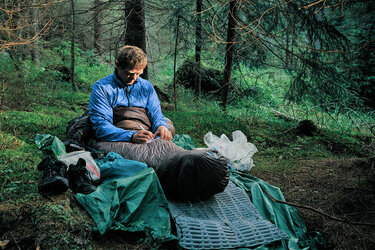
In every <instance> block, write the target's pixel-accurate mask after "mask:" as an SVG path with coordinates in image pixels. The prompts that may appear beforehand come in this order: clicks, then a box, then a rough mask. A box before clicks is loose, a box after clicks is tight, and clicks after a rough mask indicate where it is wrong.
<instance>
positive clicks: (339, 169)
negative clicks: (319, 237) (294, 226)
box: [252, 158, 375, 249]
mask: <svg viewBox="0 0 375 250" xmlns="http://www.w3.org/2000/svg"><path fill="white" fill-rule="evenodd" d="M297 164H298V165H299V166H298V167H296V168H293V169H289V170H288V171H286V172H282V171H270V170H264V169H261V168H258V169H257V168H254V169H253V170H252V174H253V175H255V176H257V177H258V178H261V179H263V180H266V181H267V182H269V183H270V184H272V185H274V186H277V187H279V188H280V189H281V191H282V193H283V194H284V197H285V199H286V201H287V202H289V203H291V204H294V205H296V207H297V209H298V210H299V211H300V212H301V215H302V217H303V218H304V220H305V222H306V225H307V229H308V231H319V232H322V233H323V234H324V236H325V238H326V240H327V242H328V246H329V248H332V249H375V210H374V208H375V168H374V165H375V161H374V159H363V158H353V159H321V160H300V161H299V162H298V163H297ZM317 211H318V212H317ZM366 224H372V225H366Z"/></svg>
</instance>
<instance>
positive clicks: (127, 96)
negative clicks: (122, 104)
mask: <svg viewBox="0 0 375 250" xmlns="http://www.w3.org/2000/svg"><path fill="white" fill-rule="evenodd" d="M128 87H129V86H126V87H125V93H126V98H127V99H128V107H130V99H129V89H128Z"/></svg>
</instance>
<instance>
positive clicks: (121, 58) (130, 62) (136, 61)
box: [116, 45, 147, 69]
mask: <svg viewBox="0 0 375 250" xmlns="http://www.w3.org/2000/svg"><path fill="white" fill-rule="evenodd" d="M146 64H147V55H146V53H145V52H144V51H143V50H142V49H141V48H138V47H136V46H130V45H125V46H123V47H122V48H120V50H119V52H118V56H117V59H116V67H117V68H120V69H125V68H130V69H132V68H134V67H146Z"/></svg>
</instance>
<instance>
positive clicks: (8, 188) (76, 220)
mask: <svg viewBox="0 0 375 250" xmlns="http://www.w3.org/2000/svg"><path fill="white" fill-rule="evenodd" d="M50 56H51V57H53V55H50ZM3 57H4V55H3ZM7 60H9V58H8V59H7ZM56 61H57V60H56ZM10 65H12V64H11V63H10V64H9V65H8V66H7V67H5V66H4V65H3V66H0V76H6V78H3V79H6V81H7V82H6V86H7V87H6V88H7V91H6V92H3V93H2V96H0V98H2V99H1V100H2V102H0V103H2V104H3V107H2V110H1V111H0V188H1V190H2V192H1V194H0V215H1V216H3V217H4V216H5V217H6V218H7V219H6V221H5V222H3V223H10V224H11V223H14V221H16V218H18V217H19V216H21V215H23V216H25V215H26V214H27V215H28V216H29V217H27V218H30V226H32V227H34V229H35V230H36V231H38V232H39V233H38V234H37V241H38V244H40V246H41V247H42V248H49V247H53V244H54V243H55V242H58V243H59V245H60V246H62V248H83V247H85V248H95V244H96V243H95V241H93V240H92V239H91V238H90V235H89V233H90V232H91V227H92V225H91V220H90V219H89V217H88V216H87V214H85V213H83V211H82V210H81V209H80V208H79V207H77V206H74V202H73V201H72V200H71V197H70V196H69V193H65V194H63V195H61V196H58V197H53V198H52V199H45V198H43V197H42V196H41V195H40V194H39V193H38V191H37V190H38V183H39V181H40V178H41V175H42V173H41V172H39V171H38V170H37V165H38V163H39V162H40V161H42V159H43V158H44V157H45V154H44V152H41V151H40V150H39V149H38V148H37V146H36V145H35V143H34V138H35V135H36V134H37V133H39V134H51V135H55V136H57V137H58V138H60V139H64V138H65V130H66V126H67V123H68V122H69V121H70V120H71V119H73V118H75V117H77V116H80V115H81V114H82V113H83V112H84V111H85V110H86V109H87V105H88V99H89V91H88V89H89V86H91V84H92V83H94V82H95V81H96V80H97V79H99V78H100V77H103V76H104V75H105V74H108V72H109V73H111V71H112V67H105V66H103V65H101V66H99V65H95V64H93V65H91V66H88V67H89V68H90V69H88V70H87V71H85V70H84V68H80V69H79V70H78V71H77V74H78V77H77V79H79V81H80V82H82V83H81V85H82V86H85V87H84V88H83V89H81V91H80V92H77V93H75V92H72V91H71V90H70V85H69V83H64V82H59V78H58V74H54V73H53V74H52V73H51V72H49V73H48V72H46V71H43V70H41V69H39V68H36V67H35V66H33V65H32V64H30V62H29V61H28V62H27V65H28V70H30V72H29V73H28V74H27V75H23V74H21V73H19V72H14V68H12V66H10ZM1 67H2V68H1ZM34 70H35V71H34ZM95 70H99V71H101V72H100V73H98V72H97V73H95V74H92V72H93V71H95ZM170 71H171V68H170V66H169V67H168V68H165V69H163V68H161V69H159V73H160V75H159V76H158V78H157V79H156V80H157V81H160V82H161V81H163V80H162V79H168V81H170V80H171V76H170ZM33 72H34V73H33ZM265 72H266V71H261V72H251V71H246V72H245V78H244V79H245V80H246V81H247V82H248V83H249V84H250V85H251V84H254V83H255V81H256V83H257V86H258V87H259V88H260V90H259V92H258V93H257V96H255V97H251V98H243V99H238V100H236V102H233V103H232V104H231V105H230V106H229V107H228V110H227V111H226V112H223V111H222V110H221V108H220V107H219V105H218V102H217V101H215V99H213V98H212V97H206V98H200V99H196V98H195V96H194V94H193V93H192V91H190V90H184V89H182V88H180V87H179V88H178V103H177V110H165V111H164V114H165V115H166V116H167V117H168V118H170V119H171V120H172V121H173V123H174V125H175V128H176V132H177V133H178V134H188V135H190V136H191V137H192V139H193V141H194V143H195V145H196V146H197V147H206V146H205V144H204V141H203V137H204V135H205V134H206V133H208V132H209V131H211V132H212V133H213V134H215V135H217V136H220V135H221V134H225V135H227V136H228V137H229V139H232V132H233V131H235V130H241V131H242V132H244V134H245V135H246V136H247V139H248V141H249V142H251V143H253V144H254V145H255V146H256V147H257V148H258V150H259V151H258V152H257V153H255V155H254V157H253V158H254V163H255V167H254V168H258V169H262V170H264V171H278V172H283V173H286V174H287V173H288V172H290V171H293V170H295V169H296V168H298V166H299V165H298V163H299V161H301V160H318V159H325V158H352V157H368V156H371V155H372V156H373V151H371V150H373V148H371V147H367V146H368V145H371V143H373V142H374V139H373V137H369V136H368V135H367V134H365V135H364V133H363V131H360V130H358V129H356V128H355V125H353V124H350V123H349V120H353V119H355V118H354V117H352V118H351V119H349V118H348V119H349V120H348V119H345V116H337V117H339V118H337V119H336V120H337V121H336V123H334V122H333V121H334V120H335V119H332V121H331V122H332V124H330V123H328V122H324V123H322V124H321V126H320V127H319V133H317V134H316V135H315V136H313V137H307V136H299V135H297V134H296V131H295V127H296V126H297V125H298V121H286V120H285V119H282V118H280V117H277V116H275V115H274V113H272V112H271V111H272V110H278V111H282V112H285V114H288V115H291V116H292V115H295V116H298V118H299V119H305V118H309V119H310V118H311V119H313V117H314V114H310V115H309V116H307V117H306V116H305V115H306V114H304V112H303V111H305V113H306V109H304V107H302V106H299V107H297V106H296V107H295V108H294V109H293V110H292V109H290V108H288V107H287V106H285V102H284V100H283V99H282V95H281V94H280V93H282V92H280V91H273V90H274V89H275V88H282V89H284V90H285V86H286V85H287V78H286V76H285V75H282V74H278V73H276V74H273V75H272V74H270V73H265ZM263 73H264V74H263ZM163 74H167V75H164V76H165V78H163ZM259 74H261V76H260V77H258V78H257V76H258V75H259ZM235 77H240V76H239V75H238V74H237V75H236V74H235ZM29 80H34V82H33V83H30V82H29ZM151 81H152V79H151ZM51 82H52V83H51ZM12 84H13V85H12ZM29 88H30V89H29ZM21 90H22V91H21ZM25 90H27V93H28V94H27V95H22V98H21V100H20V101H14V102H7V100H13V99H16V98H15V97H18V95H19V94H20V93H25ZM170 91H171V90H170V89H169V94H171V92H170ZM4 103H6V104H4ZM172 106H173V105H172ZM317 111H318V110H317ZM361 117H365V119H366V121H367V122H368V123H369V124H371V122H373V121H374V117H373V114H370V113H369V114H367V117H366V116H361ZM324 119H325V121H328V120H329V119H328V117H325V118H324ZM356 119H357V120H355V121H357V122H358V123H359V122H362V123H363V122H364V120H362V119H364V118H359V117H357V118H356ZM318 120H321V119H320V118H319V116H318V118H317V119H316V121H318ZM333 124H336V125H335V126H336V127H335V126H334V125H333ZM318 125H320V124H318ZM330 128H334V129H330ZM353 131H354V133H353ZM72 204H73V206H71V205H72ZM17 216H18V217H17ZM5 217H4V218H5ZM51 222H53V223H51ZM4 225H5V224H4ZM82 239H83V240H82Z"/></svg>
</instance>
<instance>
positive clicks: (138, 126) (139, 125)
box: [138, 124, 146, 130]
mask: <svg viewBox="0 0 375 250" xmlns="http://www.w3.org/2000/svg"><path fill="white" fill-rule="evenodd" d="M138 127H140V128H141V129H142V130H146V129H144V127H142V126H141V125H139V124H138Z"/></svg>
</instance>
